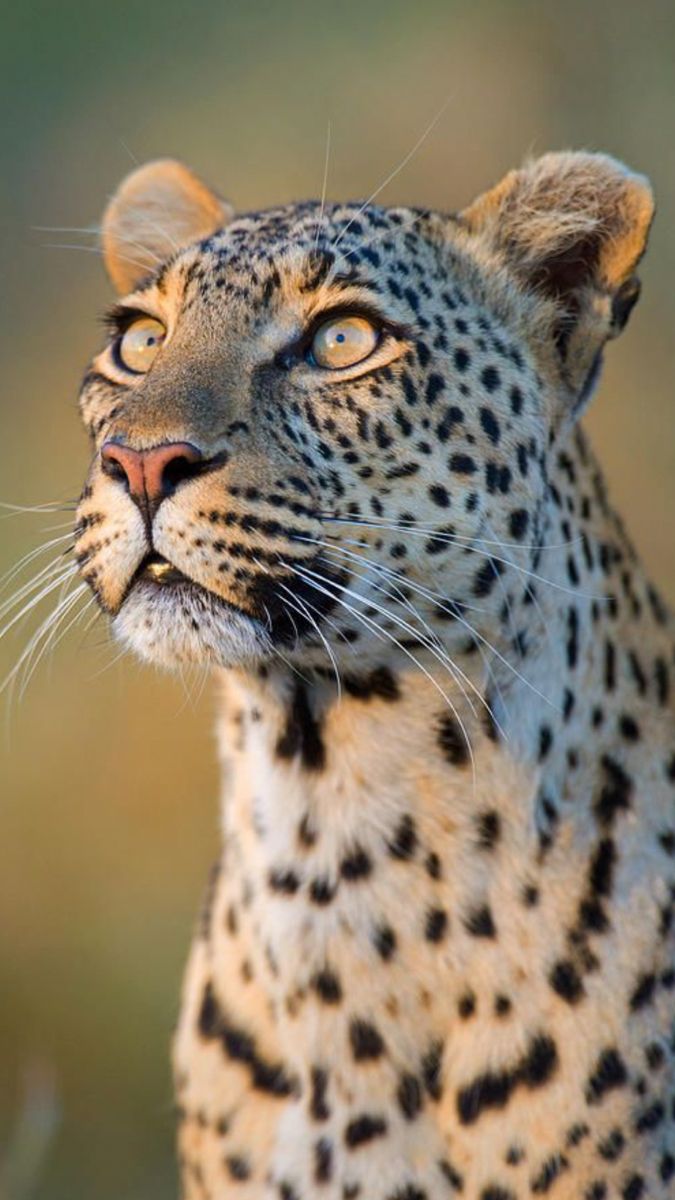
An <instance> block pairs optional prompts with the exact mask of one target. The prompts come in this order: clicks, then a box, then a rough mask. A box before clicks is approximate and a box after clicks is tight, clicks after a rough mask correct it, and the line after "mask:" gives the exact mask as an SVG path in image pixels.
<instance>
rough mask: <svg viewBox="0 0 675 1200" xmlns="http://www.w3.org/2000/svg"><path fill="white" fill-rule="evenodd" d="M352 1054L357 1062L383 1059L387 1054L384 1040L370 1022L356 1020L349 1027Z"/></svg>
mask: <svg viewBox="0 0 675 1200" xmlns="http://www.w3.org/2000/svg"><path fill="white" fill-rule="evenodd" d="M349 1040H350V1042H351V1047H352V1054H353V1055H354V1058H355V1059H356V1061H357V1062H365V1061H367V1060H370V1059H375V1058H381V1056H382V1055H383V1054H384V1052H385V1049H386V1047H385V1044H384V1040H383V1038H382V1036H381V1034H380V1033H379V1031H378V1030H377V1029H376V1028H375V1026H374V1025H372V1024H371V1023H370V1021H362V1020H360V1019H358V1018H357V1019H355V1020H354V1021H352V1022H351V1024H350V1026H349Z"/></svg>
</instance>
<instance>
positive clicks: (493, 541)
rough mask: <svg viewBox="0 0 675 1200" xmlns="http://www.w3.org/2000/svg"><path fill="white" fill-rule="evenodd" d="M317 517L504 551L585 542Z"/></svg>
mask: <svg viewBox="0 0 675 1200" xmlns="http://www.w3.org/2000/svg"><path fill="white" fill-rule="evenodd" d="M317 516H318V517H320V518H321V520H323V521H330V522H332V523H334V524H336V525H363V527H364V528H366V529H369V528H373V529H384V530H389V531H391V532H392V533H418V534H423V535H424V536H425V537H436V538H438V539H439V541H449V542H456V543H457V544H458V545H462V544H463V543H465V542H467V543H469V544H473V543H474V542H481V543H482V544H483V545H484V546H499V547H501V548H502V549H504V550H510V549H513V550H568V549H569V548H570V547H571V546H579V545H580V544H581V543H582V541H583V538H582V537H581V536H577V537H574V538H569V539H568V540H567V541H564V542H505V541H501V540H498V539H497V538H484V537H481V536H480V534H473V535H472V536H469V535H465V534H462V533H444V532H443V531H441V530H438V529H436V528H434V527H433V526H426V525H418V524H417V522H415V524H414V525H413V524H412V523H410V524H403V525H398V524H396V523H395V522H392V521H389V520H388V519H387V517H367V518H359V517H336V516H333V515H331V514H330V513H322V512H318V513H317Z"/></svg>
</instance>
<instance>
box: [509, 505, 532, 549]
mask: <svg viewBox="0 0 675 1200" xmlns="http://www.w3.org/2000/svg"><path fill="white" fill-rule="evenodd" d="M529 523H530V514H529V513H528V511H527V509H526V508H517V509H516V510H515V511H514V512H512V513H511V515H510V517H509V530H510V533H511V537H512V538H515V539H516V541H517V542H519V541H521V539H522V538H524V537H525V534H526V533H527V527H528V525H529Z"/></svg>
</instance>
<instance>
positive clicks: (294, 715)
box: [276, 684, 326, 771]
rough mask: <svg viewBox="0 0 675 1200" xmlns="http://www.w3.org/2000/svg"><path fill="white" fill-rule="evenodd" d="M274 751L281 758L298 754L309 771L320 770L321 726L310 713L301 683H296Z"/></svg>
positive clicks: (322, 761)
mask: <svg viewBox="0 0 675 1200" xmlns="http://www.w3.org/2000/svg"><path fill="white" fill-rule="evenodd" d="M276 753H277V755H278V757H279V758H283V759H291V758H295V757H296V756H297V755H300V758H301V761H302V763H303V765H304V766H305V767H306V768H307V769H308V770H311V771H320V770H321V769H322V768H323V766H324V764H325V761H326V751H325V747H324V744H323V740H322V737H321V727H320V724H319V723H318V722H317V721H316V720H315V718H314V716H313V715H312V710H311V708H310V706H309V701H308V699H307V692H306V690H305V688H304V687H303V686H302V685H301V684H296V687H295V690H294V693H293V699H292V702H291V706H290V709H289V711H288V714H287V717H286V727H285V729H284V731H283V733H282V734H281V736H280V738H279V740H278V742H277V745H276Z"/></svg>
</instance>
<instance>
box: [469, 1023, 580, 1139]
mask: <svg viewBox="0 0 675 1200" xmlns="http://www.w3.org/2000/svg"><path fill="white" fill-rule="evenodd" d="M557 1066H558V1052H557V1050H556V1046H555V1042H554V1041H553V1039H552V1038H550V1037H549V1036H548V1035H547V1034H539V1035H538V1036H537V1037H535V1038H534V1039H533V1040H532V1042H531V1043H530V1046H529V1048H528V1049H527V1051H526V1053H525V1054H524V1055H523V1057H522V1058H521V1059H519V1060H518V1062H516V1064H515V1065H514V1066H513V1067H511V1068H510V1069H508V1068H507V1069H505V1070H502V1071H486V1072H485V1073H484V1074H483V1075H478V1076H477V1077H476V1078H475V1079H474V1080H473V1081H472V1082H471V1083H469V1084H467V1085H466V1086H465V1087H463V1088H461V1089H460V1091H459V1092H458V1093H457V1112H458V1115H459V1119H460V1121H461V1122H462V1124H463V1125H472V1124H474V1122H476V1121H477V1120H478V1118H479V1117H480V1116H481V1114H482V1113H483V1112H485V1111H486V1110H487V1109H490V1108H497V1109H500V1108H505V1107H506V1105H507V1104H508V1102H509V1100H510V1099H511V1096H512V1094H513V1092H514V1091H515V1090H516V1089H517V1088H518V1087H525V1088H528V1089H531V1090H534V1089H535V1088H539V1087H543V1086H544V1084H546V1083H547V1082H548V1080H549V1079H550V1078H551V1077H552V1075H553V1074H554V1072H555V1071H556V1069H557Z"/></svg>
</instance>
